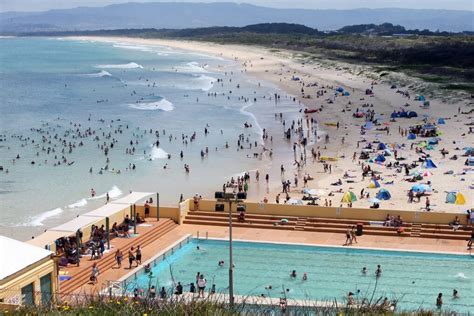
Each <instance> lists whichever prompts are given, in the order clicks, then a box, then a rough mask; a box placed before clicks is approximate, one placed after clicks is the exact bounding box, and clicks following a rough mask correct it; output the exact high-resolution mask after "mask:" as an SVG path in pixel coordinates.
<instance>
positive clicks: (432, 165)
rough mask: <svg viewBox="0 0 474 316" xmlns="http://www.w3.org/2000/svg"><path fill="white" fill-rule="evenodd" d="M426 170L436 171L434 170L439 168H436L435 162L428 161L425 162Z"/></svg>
mask: <svg viewBox="0 0 474 316" xmlns="http://www.w3.org/2000/svg"><path fill="white" fill-rule="evenodd" d="M425 168H426V169H434V168H438V166H436V164H435V163H434V162H433V160H431V159H426V161H425Z"/></svg>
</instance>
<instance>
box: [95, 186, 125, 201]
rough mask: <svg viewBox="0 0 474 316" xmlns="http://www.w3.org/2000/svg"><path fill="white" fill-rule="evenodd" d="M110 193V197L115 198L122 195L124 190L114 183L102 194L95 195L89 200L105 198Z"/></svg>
mask: <svg viewBox="0 0 474 316" xmlns="http://www.w3.org/2000/svg"><path fill="white" fill-rule="evenodd" d="M107 193H109V198H111V199H114V198H117V197H119V196H121V195H122V190H120V189H119V188H118V187H117V186H116V185H114V186H113V187H112V188H111V189H110V190H109V191H107V192H105V193H104V194H101V195H96V196H94V197H91V198H88V200H99V199H104V198H105V197H106V196H107Z"/></svg>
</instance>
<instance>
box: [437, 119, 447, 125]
mask: <svg viewBox="0 0 474 316" xmlns="http://www.w3.org/2000/svg"><path fill="white" fill-rule="evenodd" d="M438 124H440V125H442V124H446V122H445V121H444V118H439V119H438Z"/></svg>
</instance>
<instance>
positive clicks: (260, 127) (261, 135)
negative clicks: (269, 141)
mask: <svg viewBox="0 0 474 316" xmlns="http://www.w3.org/2000/svg"><path fill="white" fill-rule="evenodd" d="M252 105H253V103H249V104H247V105H244V106H243V107H241V108H240V113H242V114H244V115H247V116H248V117H250V118H252V119H253V121H254V124H253V126H254V127H256V128H257V130H258V134H259V135H260V144H261V145H264V144H265V142H264V141H263V128H262V126H260V124H259V123H258V120H257V117H256V116H255V115H254V114H253V113H251V112H249V111H246V109H247V108H248V107H250V106H252Z"/></svg>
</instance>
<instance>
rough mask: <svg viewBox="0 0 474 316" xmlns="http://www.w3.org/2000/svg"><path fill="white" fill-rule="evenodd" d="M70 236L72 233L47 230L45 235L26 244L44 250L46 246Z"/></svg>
mask: <svg viewBox="0 0 474 316" xmlns="http://www.w3.org/2000/svg"><path fill="white" fill-rule="evenodd" d="M69 235H71V233H70V232H62V231H51V230H47V231H45V232H44V233H42V234H40V235H38V236H36V237H35V238H33V239H30V240H28V241H26V242H27V243H28V244H30V245H33V246H37V247H41V248H44V247H46V246H49V245H51V244H53V243H54V242H55V241H56V240H57V239H59V238H61V237H68V236H69Z"/></svg>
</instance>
